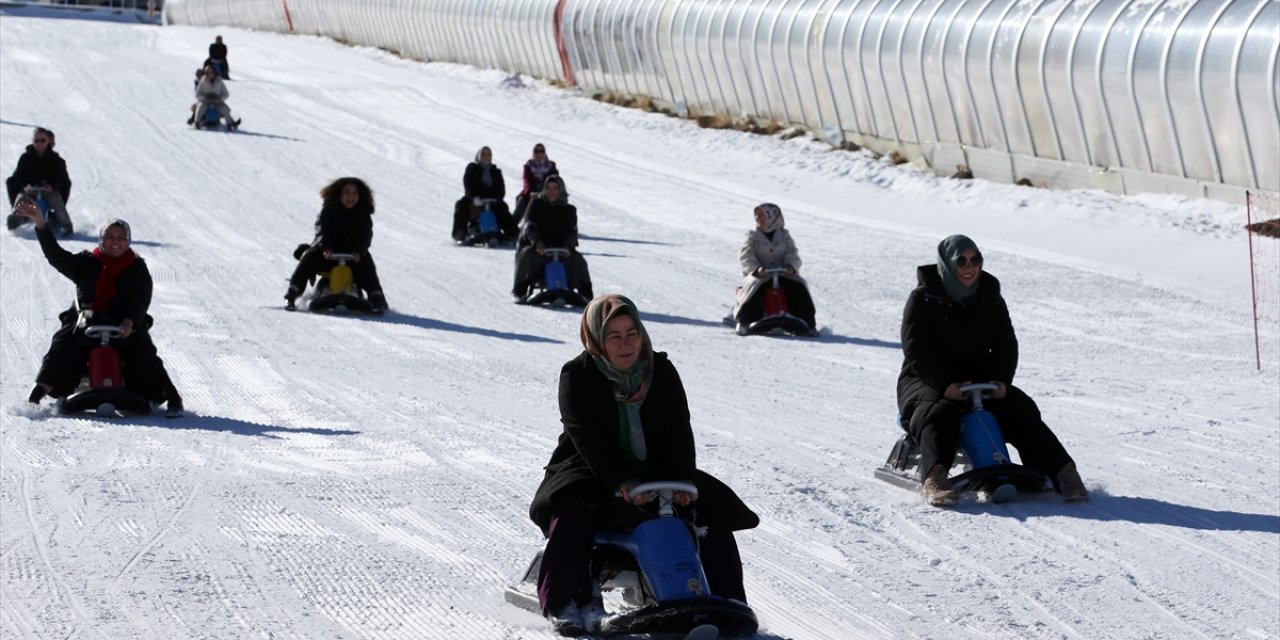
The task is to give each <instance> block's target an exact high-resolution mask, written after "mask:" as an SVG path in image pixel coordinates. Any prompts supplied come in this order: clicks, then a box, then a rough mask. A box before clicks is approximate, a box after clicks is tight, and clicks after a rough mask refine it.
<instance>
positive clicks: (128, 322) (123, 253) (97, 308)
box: [15, 202, 182, 417]
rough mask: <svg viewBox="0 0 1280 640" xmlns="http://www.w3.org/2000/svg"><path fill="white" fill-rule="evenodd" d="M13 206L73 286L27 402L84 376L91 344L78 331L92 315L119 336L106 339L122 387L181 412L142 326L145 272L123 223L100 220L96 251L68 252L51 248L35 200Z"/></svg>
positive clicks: (146, 302)
mask: <svg viewBox="0 0 1280 640" xmlns="http://www.w3.org/2000/svg"><path fill="white" fill-rule="evenodd" d="M15 211H16V212H17V215H20V216H22V217H24V218H28V219H30V220H31V221H32V222H34V223H35V225H36V238H37V239H38V240H39V241H40V249H41V250H42V251H43V252H44V257H45V259H46V260H48V261H49V264H50V265H52V266H53V268H54V269H57V270H58V273H61V274H62V275H64V276H66V277H67V279H69V280H71V281H72V282H73V283H75V286H76V302H75V304H74V305H72V306H71V308H69V309H67V310H66V311H63V312H62V313H60V314H58V319H59V320H60V321H61V322H62V326H61V327H60V328H59V329H58V331H57V332H56V333H54V334H53V340H52V341H51V342H50V344H49V352H48V353H46V354H45V356H44V361H43V362H42V363H41V365H40V372H39V373H37V374H36V385H35V387H34V388H32V390H31V395H30V396H28V398H27V400H28V401H29V402H31V403H33V404H39V402H40V401H41V400H43V399H44V398H45V396H49V397H53V398H65V397H67V396H68V395H70V394H71V393H72V392H74V391H75V390H76V387H77V386H79V384H80V378H81V377H83V376H84V373H85V369H86V363H87V362H88V359H89V351H90V350H91V349H92V348H93V347H95V346H97V345H96V343H95V342H94V341H93V340H89V339H86V337H85V332H84V329H85V326H86V324H88V322H89V320H90V319H92V324H106V325H118V326H119V327H120V336H119V338H118V339H117V340H114V341H113V344H115V345H116V348H117V350H118V352H119V354H120V360H121V363H122V365H123V374H124V388H125V389H128V390H131V391H135V392H137V393H138V394H139V395H141V396H142V397H144V398H146V399H147V400H149V401H151V402H154V403H157V404H159V403H162V402H167V403H168V415H169V417H178V416H181V415H182V397H181V396H179V395H178V390H177V389H176V388H174V386H173V381H171V380H170V379H169V374H168V372H166V371H165V368H164V362H163V361H162V360H160V356H159V355H157V354H156V345H155V343H153V342H151V334H150V331H149V330H150V329H151V325H152V323H153V321H152V319H151V316H150V315H148V314H147V310H148V309H149V308H150V306H151V288H152V282H151V272H150V271H149V270H148V269H147V262H146V261H145V260H143V259H142V258H141V257H139V256H138V255H137V254H135V253H134V252H133V249H132V248H131V247H130V246H129V245H130V244H132V242H133V236H132V230H131V229H130V228H129V223H127V222H125V221H124V220H119V219H116V220H109V221H107V222H106V223H104V224H103V225H102V227H101V228H100V229H99V230H98V247H97V248H96V249H94V250H93V251H92V252H89V251H81V252H80V253H71V252H70V251H67V250H66V249H63V248H62V247H61V246H59V245H58V240H57V239H56V238H54V235H53V232H52V231H51V230H50V229H49V226H48V224H46V222H45V219H44V217H43V216H41V215H40V208H39V207H37V206H36V205H35V203H34V202H22V203H20V204H19V205H18V207H17V208H16V209H15Z"/></svg>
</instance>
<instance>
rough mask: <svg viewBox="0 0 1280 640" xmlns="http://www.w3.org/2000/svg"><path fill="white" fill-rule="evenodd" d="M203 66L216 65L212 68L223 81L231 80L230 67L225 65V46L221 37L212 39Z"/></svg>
mask: <svg viewBox="0 0 1280 640" xmlns="http://www.w3.org/2000/svg"><path fill="white" fill-rule="evenodd" d="M204 64H205V66H209V65H216V66H215V67H214V68H215V69H216V70H217V71H218V75H219V76H222V79H223V80H230V79H231V65H230V64H228V63H227V45H225V44H222V36H217V37H216V38H214V39H213V44H211V45H209V57H208V58H206V59H205V61H204Z"/></svg>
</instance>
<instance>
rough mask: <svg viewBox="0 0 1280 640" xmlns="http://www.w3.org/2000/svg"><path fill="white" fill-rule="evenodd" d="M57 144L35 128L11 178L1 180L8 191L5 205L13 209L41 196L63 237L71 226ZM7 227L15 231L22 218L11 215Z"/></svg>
mask: <svg viewBox="0 0 1280 640" xmlns="http://www.w3.org/2000/svg"><path fill="white" fill-rule="evenodd" d="M56 144H57V139H55V138H54V136H53V132H52V131H50V130H48V129H45V128H44V127H36V128H35V131H34V132H33V133H32V134H31V144H29V145H27V150H26V151H24V152H23V153H22V155H21V156H18V166H17V167H15V168H14V170H13V175H11V176H9V179H8V180H5V187H7V188H8V191H9V204H10V205H11V206H15V207H16V206H17V205H18V204H19V203H20V202H22V201H23V200H29V199H31V200H33V199H34V198H35V196H36V195H41V196H43V197H44V201H45V202H46V203H48V205H49V215H50V217H52V218H53V220H54V226H56V227H58V230H59V231H60V232H61V233H62V235H64V236H69V235H71V233H72V231H73V227H72V224H71V214H70V213H67V201H68V200H70V199H71V177H70V176H69V175H67V162H66V161H65V160H63V159H62V156H60V155H58V152H57V151H54V150H53V147H54V146H55V145H56ZM36 190H39V192H40V193H39V194H37V193H35V191H36ZM7 222H8V227H9V228H10V229H16V228H17V227H19V226H21V225H22V223H23V220H22V216H20V215H18V213H17V212H16V211H14V212H11V213H10V214H9V217H8V219H7Z"/></svg>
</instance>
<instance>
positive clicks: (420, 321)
mask: <svg viewBox="0 0 1280 640" xmlns="http://www.w3.org/2000/svg"><path fill="white" fill-rule="evenodd" d="M362 319H363V320H364V321H366V322H385V323H388V324H403V325H407V326H410V327H418V328H420V329H431V330H433V331H453V332H456V333H466V334H471V335H477V336H485V337H488V338H498V339H500V340H517V341H519V342H545V343H549V344H564V341H563V340H555V339H552V338H544V337H542V336H535V335H531V334H527V333H509V332H506V331H497V330H494V329H486V328H484V327H470V326H467V325H464V324H455V323H452V322H445V321H444V320H434V319H431V318H421V317H418V316H414V315H409V314H407V313H397V312H391V311H388V312H387V314H386V315H383V316H363V317H362Z"/></svg>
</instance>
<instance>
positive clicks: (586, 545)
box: [529, 294, 760, 635]
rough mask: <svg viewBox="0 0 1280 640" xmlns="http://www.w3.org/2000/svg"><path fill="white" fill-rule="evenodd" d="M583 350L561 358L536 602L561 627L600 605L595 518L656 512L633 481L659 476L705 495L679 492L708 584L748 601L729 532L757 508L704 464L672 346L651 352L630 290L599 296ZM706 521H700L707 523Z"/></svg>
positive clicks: (591, 614) (538, 512)
mask: <svg viewBox="0 0 1280 640" xmlns="http://www.w3.org/2000/svg"><path fill="white" fill-rule="evenodd" d="M579 334H580V337H581V339H582V345H583V347H584V350H583V352H582V353H581V354H579V355H578V357H576V358H574V359H573V360H570V361H569V362H567V363H565V365H564V366H563V367H561V369H560V393H559V396H560V421H561V423H563V425H564V430H563V431H562V432H561V434H560V440H559V443H558V444H557V446H556V448H555V451H554V452H553V453H552V454H551V460H550V462H548V463H547V465H546V474H545V476H544V477H543V480H542V484H541V485H540V486H539V487H538V491H537V494H536V495H535V496H534V499H533V504H532V505H531V506H530V508H529V516H530V518H532V520H533V521H534V523H535V524H537V525H538V527H540V528H541V529H542V532H543V534H544V535H545V536H547V546H546V549H545V551H544V553H543V556H542V566H541V569H540V572H539V575H538V602H539V604H540V605H541V606H542V610H543V612H544V614H545V615H546V616H547V617H548V618H549V619H550V620H551V622H552V625H553V626H554V627H555V628H556V630H557V631H559V632H560V633H561V634H564V635H574V634H579V633H584V632H585V630H586V626H587V625H589V624H590V619H598V618H599V616H600V615H601V614H602V613H603V609H602V605H601V603H600V602H599V601H598V600H596V599H594V598H593V595H592V593H593V583H592V578H591V551H592V547H593V537H594V535H595V532H596V530H597V529H601V528H609V529H614V528H625V527H629V526H635V525H636V524H639V523H640V522H643V521H644V520H647V519H649V518H650V517H652V516H651V515H650V514H649V512H648V511H646V510H644V509H643V508H642V507H643V506H644V505H645V504H646V503H647V502H648V495H647V494H642V495H632V494H631V493H630V489H631V488H632V487H634V486H636V485H637V484H639V483H642V482H646V481H654V480H673V481H683V482H691V483H693V484H694V485H696V486H697V487H698V492H699V498H698V499H697V501H696V502H695V501H692V500H691V499H690V494H687V493H683V492H678V493H676V494H675V502H676V504H677V506H679V507H680V508H681V509H680V510H681V512H682V513H683V514H684V515H686V516H688V515H691V516H692V519H693V521H694V524H695V525H696V526H698V527H705V533H703V534H700V535H701V536H702V538H701V541H700V548H701V555H702V563H703V568H704V570H705V572H706V577H707V582H708V587H709V588H710V589H711V592H712V593H714V594H716V595H719V596H721V597H725V598H733V599H737V600H740V601H742V602H743V603H745V602H746V598H747V596H746V593H745V591H744V590H743V586H742V561H741V559H740V558H739V556H738V546H737V542H736V541H735V540H734V536H733V532H734V531H738V530H742V529H751V528H753V527H755V526H756V525H758V524H759V522H760V519H759V518H758V517H757V516H756V514H755V513H753V512H752V511H751V510H750V509H749V508H748V507H747V506H746V505H745V504H743V502H742V500H741V499H739V498H738V496H737V495H736V494H735V493H734V492H733V490H732V489H730V488H729V487H728V486H726V485H725V484H724V483H722V482H720V481H719V480H716V479H715V478H714V477H712V476H711V475H709V474H707V473H705V472H703V471H699V470H698V469H697V468H696V466H695V464H694V461H695V452H694V441H693V430H692V427H691V426H690V418H689V403H688V400H687V398H686V397H685V391H684V386H683V385H682V384H681V382H680V375H679V373H677V372H676V368H675V366H674V365H673V364H672V363H671V360H670V359H668V358H667V354H665V353H662V352H655V351H654V350H653V346H652V343H651V342H650V340H649V334H648V332H647V331H645V328H644V324H643V323H642V322H641V320H640V312H639V310H638V309H636V306H635V304H633V303H632V302H631V300H629V299H627V298H625V297H623V296H621V295H618V294H608V295H603V296H600V297H599V298H596V299H594V300H592V301H591V304H589V305H588V306H587V308H586V310H585V311H584V312H583V314H582V323H581V327H580V330H579ZM700 531H701V529H700Z"/></svg>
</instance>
